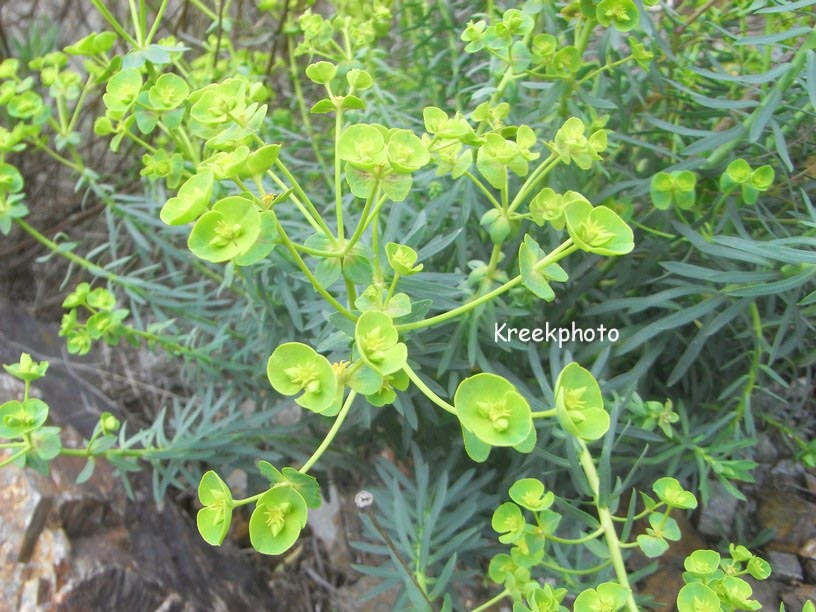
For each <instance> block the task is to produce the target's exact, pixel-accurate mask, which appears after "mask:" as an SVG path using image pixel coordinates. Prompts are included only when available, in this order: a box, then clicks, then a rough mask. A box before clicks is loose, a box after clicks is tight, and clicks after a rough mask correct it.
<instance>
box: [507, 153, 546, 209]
mask: <svg viewBox="0 0 816 612" xmlns="http://www.w3.org/2000/svg"><path fill="white" fill-rule="evenodd" d="M557 163H558V156H557V155H556V154H555V153H550V154H549V156H547V158H546V159H545V160H544V161H542V162H541V163H540V164H539V165H538V168H536V169H535V170H533V173H532V174H530V176H528V177H527V180H525V181H524V184H523V185H522V186H521V188H519V190H518V192H516V195H515V196H514V197H513V201H512V202H510V206H509V207H508V209H507V211H508V212H513V211H514V210H516V209H517V208H518V207H519V206H520V205H521V203H522V202H524V200H525V198H526V197H527V195H528V194H529V193H530V192H531V191H532V190H533V189H535V187H536V185H538V183H539V182H541V181H542V180H543V179H544V177H545V176H547V174H549V172H550V170H552V169H553V168H554V167H555V165H556V164H557Z"/></svg>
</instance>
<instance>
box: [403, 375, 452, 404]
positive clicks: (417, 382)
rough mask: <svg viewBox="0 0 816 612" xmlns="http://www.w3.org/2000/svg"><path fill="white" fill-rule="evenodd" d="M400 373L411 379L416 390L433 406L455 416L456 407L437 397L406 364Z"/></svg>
mask: <svg viewBox="0 0 816 612" xmlns="http://www.w3.org/2000/svg"><path fill="white" fill-rule="evenodd" d="M402 371H403V372H405V373H406V374H407V375H408V378H410V379H411V382H412V383H414V384H415V385H416V386H417V389H419V390H420V391H422V393H423V394H424V395H425V397H427V398H428V399H429V400H431V401H432V402H433V403H434V404H436V405H437V406H439V407H440V408H442V410H445V411H446V412H450V413H451V414H456V407H455V406H454V405H453V404H449V403H448V402H446V401H445V400H443V399H442V398H441V397H439V396H438V395H437V394H436V393H434V392H433V391H432V390H431V389H430V387H428V385H426V384H425V383H424V382H422V379H421V378H420V377H419V375H418V374H417V373H416V372H414V371H413V370H412V369H411V366H409V365H408V364H407V363H406V364H405V365H404V366H402Z"/></svg>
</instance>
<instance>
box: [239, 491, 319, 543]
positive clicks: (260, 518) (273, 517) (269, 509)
mask: <svg viewBox="0 0 816 612" xmlns="http://www.w3.org/2000/svg"><path fill="white" fill-rule="evenodd" d="M308 513H309V510H308V508H307V506H306V502H305V500H304V499H303V497H302V496H301V495H300V493H298V492H297V491H296V490H295V489H294V488H292V487H289V486H282V487H280V486H279V487H274V488H272V489H270V490H269V491H267V492H266V493H264V494H263V495H262V496H261V498H260V499H259V500H258V504H257V506H256V507H255V510H254V511H253V512H252V516H251V517H250V519H249V539H250V542H252V547H253V548H254V549H255V550H257V551H258V552H259V553H263V554H265V555H279V554H281V553H283V552H286V551H287V550H288V549H289V548H290V547H291V546H292V545H293V544H294V543H295V542H296V541H297V539H298V536H299V535H300V532H301V531H302V530H303V528H304V527H305V526H306V520H307V518H308Z"/></svg>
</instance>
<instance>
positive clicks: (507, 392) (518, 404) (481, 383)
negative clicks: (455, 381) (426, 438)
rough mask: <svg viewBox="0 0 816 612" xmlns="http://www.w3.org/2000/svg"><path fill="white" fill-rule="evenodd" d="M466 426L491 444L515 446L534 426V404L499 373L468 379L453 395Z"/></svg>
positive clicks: (483, 440)
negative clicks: (531, 405)
mask: <svg viewBox="0 0 816 612" xmlns="http://www.w3.org/2000/svg"><path fill="white" fill-rule="evenodd" d="M453 404H454V406H455V407H456V414H457V415H458V416H459V420H460V421H461V422H462V426H463V427H464V428H465V429H467V430H468V431H469V432H471V433H472V434H473V435H475V436H476V437H477V438H478V439H479V440H481V441H482V442H485V443H487V444H490V445H491V446H515V445H516V444H519V443H521V442H523V441H524V440H525V439H526V438H527V437H528V435H529V434H530V430H531V429H532V428H533V419H532V416H531V412H530V405H529V404H528V403H527V400H526V399H524V397H523V396H522V395H521V394H520V393H519V392H518V391H517V390H516V388H515V387H514V386H513V384H512V383H511V382H510V381H508V380H507V379H505V378H502V377H501V376H498V375H496V374H489V373H481V374H476V375H474V376H471V377H469V378H466V379H465V380H463V381H462V382H461V383H459V387H458V388H457V389H456V393H455V394H454V397H453Z"/></svg>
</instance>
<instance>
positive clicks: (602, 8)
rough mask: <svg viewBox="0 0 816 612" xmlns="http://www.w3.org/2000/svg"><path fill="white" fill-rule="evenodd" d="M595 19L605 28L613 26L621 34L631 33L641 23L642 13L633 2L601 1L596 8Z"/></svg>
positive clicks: (626, 0) (627, 0)
mask: <svg viewBox="0 0 816 612" xmlns="http://www.w3.org/2000/svg"><path fill="white" fill-rule="evenodd" d="M595 17H596V19H597V20H598V23H600V24H601V25H602V26H603V27H605V28H608V27H609V26H613V27H614V28H615V29H616V30H618V31H619V32H629V31H630V30H633V29H634V28H635V27H636V26H637V24H638V22H639V21H640V12H639V11H638V8H637V6H636V5H635V3H634V2H632V0H601V2H600V3H599V4H598V6H597V7H595Z"/></svg>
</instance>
